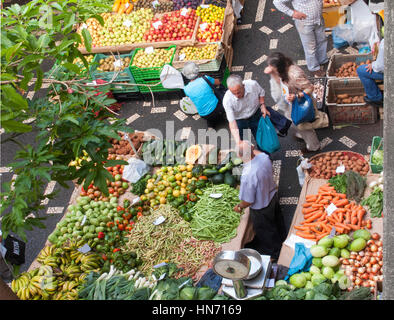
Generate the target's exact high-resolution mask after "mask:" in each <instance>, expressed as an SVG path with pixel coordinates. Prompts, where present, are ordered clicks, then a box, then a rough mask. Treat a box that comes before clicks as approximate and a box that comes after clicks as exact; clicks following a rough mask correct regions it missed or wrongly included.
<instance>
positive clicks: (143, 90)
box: [137, 78, 179, 93]
mask: <svg viewBox="0 0 394 320" xmlns="http://www.w3.org/2000/svg"><path fill="white" fill-rule="evenodd" d="M158 82H160V78H159V79H150V80H138V81H137V83H138V84H155V83H158ZM138 88H139V91H140V92H141V93H150V92H151V91H152V92H167V91H177V90H179V89H167V88H164V87H163V85H162V84H161V83H160V84H158V85H157V86H152V87H150V89H151V90H149V88H148V87H146V86H138Z"/></svg>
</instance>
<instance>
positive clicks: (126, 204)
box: [123, 199, 130, 208]
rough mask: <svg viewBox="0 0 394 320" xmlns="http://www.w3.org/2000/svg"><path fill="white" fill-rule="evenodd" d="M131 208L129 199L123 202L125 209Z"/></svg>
mask: <svg viewBox="0 0 394 320" xmlns="http://www.w3.org/2000/svg"><path fill="white" fill-rule="evenodd" d="M128 207H130V200H129V199H125V200H124V201H123V208H128Z"/></svg>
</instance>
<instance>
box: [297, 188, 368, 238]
mask: <svg viewBox="0 0 394 320" xmlns="http://www.w3.org/2000/svg"><path fill="white" fill-rule="evenodd" d="M305 200H306V201H305V203H304V204H303V209H302V213H303V215H304V220H303V221H302V222H301V225H298V226H294V228H295V229H296V230H297V231H296V235H298V236H300V237H302V238H304V239H310V240H312V241H313V240H315V241H319V240H320V239H321V238H323V237H325V236H327V235H329V234H330V232H331V229H332V228H333V227H335V231H336V233H340V234H342V233H349V232H351V231H355V230H358V229H363V228H365V227H366V228H367V229H371V228H372V225H371V224H372V222H371V220H370V219H368V220H364V217H365V214H366V210H365V209H364V208H363V207H362V206H361V205H359V204H357V203H356V202H354V201H352V202H349V200H348V199H347V198H346V194H343V193H338V192H336V191H335V188H334V187H333V186H331V185H330V184H329V183H327V184H325V185H322V186H321V187H320V188H319V190H318V192H317V194H314V195H307V196H306V199H305ZM331 203H333V204H334V205H335V206H336V207H337V209H336V210H335V211H334V212H333V213H332V214H331V215H328V213H327V211H326V208H327V207H328V206H329V205H330V204H331Z"/></svg>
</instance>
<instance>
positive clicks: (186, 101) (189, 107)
mask: <svg viewBox="0 0 394 320" xmlns="http://www.w3.org/2000/svg"><path fill="white" fill-rule="evenodd" d="M179 106H180V107H181V110H182V111H183V112H184V113H186V114H196V113H197V108H196V106H195V105H194V103H193V101H192V100H191V99H190V98H189V97H183V98H182V99H181V101H179Z"/></svg>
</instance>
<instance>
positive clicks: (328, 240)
mask: <svg viewBox="0 0 394 320" xmlns="http://www.w3.org/2000/svg"><path fill="white" fill-rule="evenodd" d="M333 243H334V240H333V239H332V238H329V236H325V237H324V238H322V239H320V240H319V242H318V243H317V244H318V245H319V246H323V247H326V248H331V247H332V245H333Z"/></svg>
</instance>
